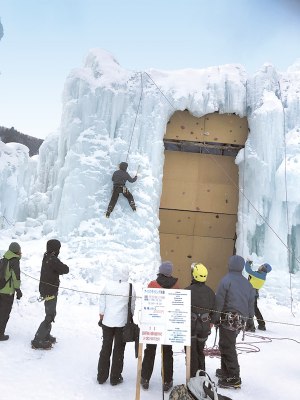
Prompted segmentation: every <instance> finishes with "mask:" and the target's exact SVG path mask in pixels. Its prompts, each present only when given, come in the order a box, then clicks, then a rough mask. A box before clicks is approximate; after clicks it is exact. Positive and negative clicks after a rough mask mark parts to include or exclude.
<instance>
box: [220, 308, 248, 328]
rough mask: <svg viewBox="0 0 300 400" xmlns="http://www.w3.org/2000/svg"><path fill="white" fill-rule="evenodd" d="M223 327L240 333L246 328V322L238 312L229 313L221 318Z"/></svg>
mask: <svg viewBox="0 0 300 400" xmlns="http://www.w3.org/2000/svg"><path fill="white" fill-rule="evenodd" d="M221 325H222V326H223V327H224V328H226V329H229V330H231V331H239V330H241V329H243V328H244V326H245V320H244V319H243V318H242V316H241V315H240V314H238V313H236V312H228V313H225V315H224V316H223V317H222V318H221Z"/></svg>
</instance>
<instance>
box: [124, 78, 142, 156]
mask: <svg viewBox="0 0 300 400" xmlns="http://www.w3.org/2000/svg"><path fill="white" fill-rule="evenodd" d="M139 74H140V76H141V94H140V99H139V104H138V107H137V110H136V114H135V120H134V124H133V128H132V132H131V136H130V142H129V147H128V151H127V156H126V160H125V161H126V162H127V160H128V155H129V151H130V147H131V142H132V138H133V133H134V128H135V125H136V121H137V117H138V113H139V109H140V105H141V101H142V96H143V73H142V72H139Z"/></svg>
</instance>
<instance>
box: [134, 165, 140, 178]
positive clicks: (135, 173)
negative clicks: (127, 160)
mask: <svg viewBox="0 0 300 400" xmlns="http://www.w3.org/2000/svg"><path fill="white" fill-rule="evenodd" d="M139 169H140V165H138V167H137V170H136V173H135V176H137V174H138V172H139Z"/></svg>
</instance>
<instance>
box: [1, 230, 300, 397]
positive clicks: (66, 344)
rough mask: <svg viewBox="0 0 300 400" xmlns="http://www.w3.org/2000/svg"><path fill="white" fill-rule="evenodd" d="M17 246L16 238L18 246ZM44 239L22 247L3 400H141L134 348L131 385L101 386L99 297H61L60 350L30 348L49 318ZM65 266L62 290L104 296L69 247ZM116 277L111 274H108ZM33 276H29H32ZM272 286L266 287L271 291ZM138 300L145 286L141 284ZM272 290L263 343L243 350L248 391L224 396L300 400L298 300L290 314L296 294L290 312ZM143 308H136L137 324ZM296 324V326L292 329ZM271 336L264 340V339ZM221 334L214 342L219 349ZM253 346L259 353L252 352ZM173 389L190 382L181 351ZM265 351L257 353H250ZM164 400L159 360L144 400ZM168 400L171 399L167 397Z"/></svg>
mask: <svg viewBox="0 0 300 400" xmlns="http://www.w3.org/2000/svg"><path fill="white" fill-rule="evenodd" d="M14 240H16V238H15V239H14ZM46 240H47V239H45V238H43V239H36V240H32V241H30V240H28V241H24V242H22V241H19V242H20V244H21V246H22V251H23V259H22V260H21V267H22V270H23V272H24V273H23V274H22V290H23V298H22V299H21V300H20V301H19V302H17V301H16V302H15V303H14V307H13V311H12V314H11V318H10V320H9V322H8V326H7V330H6V332H7V333H8V334H9V335H10V339H9V341H7V342H0V371H1V378H0V398H1V399H8V398H9V399H10V400H20V399H22V400H40V399H43V400H54V399H61V400H83V399H84V400H86V399H88V400H93V399H95V400H96V399H97V400H98V399H101V400H108V399H109V400H116V399H120V398H122V399H126V400H127V399H128V400H131V399H135V391H136V371H137V360H136V359H135V358H134V351H133V344H131V343H130V344H128V345H127V348H126V352H125V367H124V373H123V377H124V383H123V384H122V385H119V386H115V387H112V386H111V385H110V384H109V383H106V384H104V385H99V384H98V383H97V381H96V375H97V363H98V356H99V351H100V348H101V329H100V328H99V327H98V325H97V322H98V295H97V294H92V293H89V294H84V293H78V292H74V291H70V290H67V289H63V288H62V289H61V290H60V294H59V300H58V307H57V311H58V313H57V317H56V322H55V323H54V324H53V329H52V333H53V335H54V336H56V337H57V339H58V343H56V344H55V347H54V348H53V349H52V350H51V351H40V350H32V349H31V347H30V340H31V339H32V338H33V336H34V333H35V331H36V329H37V327H38V325H39V324H40V322H41V320H42V319H43V317H44V306H43V303H39V302H37V301H35V300H36V298H37V297H38V290H37V289H38V282H37V281H36V280H34V279H32V278H30V277H29V276H31V277H33V278H36V279H38V278H39V270H40V263H41V259H42V254H43V252H44V248H45V243H46ZM0 241H1V253H2V251H3V250H5V249H6V247H8V245H9V243H10V238H8V237H5V236H4V234H3V231H2V233H1V235H0ZM61 260H62V261H63V262H65V263H66V264H68V265H69V266H70V274H69V275H66V276H63V277H62V279H61V286H62V287H65V288H72V289H76V290H83V291H88V292H95V293H99V291H100V290H101V282H103V281H101V280H99V281H97V280H96V279H89V277H88V276H85V278H83V277H82V270H81V265H82V262H83V260H81V259H78V258H77V257H76V258H74V257H73V247H72V246H69V245H68V244H67V243H63V244H62V250H61ZM106 273H107V275H109V271H106ZM25 274H26V275H25ZM266 285H267V284H266ZM135 287H136V289H137V293H138V295H140V294H141V288H142V285H141V284H135ZM276 292H278V290H277V289H274V287H272V286H270V285H267V289H266V290H265V292H263V296H262V297H261V299H260V300H259V306H260V308H261V310H262V312H263V315H264V317H265V319H266V320H267V321H269V322H267V331H266V332H263V335H261V332H260V331H257V332H256V334H255V335H253V334H247V335H246V336H245V341H244V342H242V337H241V335H240V336H239V338H238V342H240V344H239V345H238V347H239V349H240V351H241V354H240V355H239V361H240V365H241V377H242V382H243V383H242V388H241V389H240V390H225V389H220V390H219V392H220V393H221V394H226V395H227V396H230V397H231V398H232V399H234V400H235V399H239V400H253V399H260V400H274V399H283V400H296V399H298V398H299V391H300V381H299V370H300V362H299V355H300V307H299V304H298V303H299V299H296V298H295V301H294V306H293V311H294V315H295V316H293V315H292V314H291V311H290V308H289V306H288V303H289V292H288V290H287V289H285V288H281V295H282V296H283V295H285V297H286V299H287V302H286V304H287V305H286V306H283V305H279V304H278V301H277V300H276V298H277V297H276V296H277V294H279V293H276ZM139 308H140V302H137V312H136V318H137V319H138V315H139ZM290 324H291V325H290ZM260 336H264V338H262V337H260ZM214 340H215V330H213V333H212V335H211V337H210V338H209V341H208V346H209V347H212V346H213V344H214ZM251 344H252V345H251ZM174 350H175V355H174V384H181V383H184V381H185V355H184V352H183V349H182V348H180V347H179V348H176V347H175V348H174ZM251 350H258V352H249V351H251ZM206 364H207V372H208V373H209V374H210V375H211V377H212V378H213V379H214V380H216V378H215V376H214V371H215V369H216V368H217V367H219V359H218V358H207V361H206ZM157 398H162V391H161V380H160V354H159V353H158V354H157V357H156V364H155V370H154V373H153V377H152V379H151V382H150V388H149V390H148V391H143V390H141V399H142V400H143V399H145V400H147V399H157ZM164 398H165V399H167V398H168V395H165V397H164Z"/></svg>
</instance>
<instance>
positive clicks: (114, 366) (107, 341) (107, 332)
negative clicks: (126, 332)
mask: <svg viewBox="0 0 300 400" xmlns="http://www.w3.org/2000/svg"><path fill="white" fill-rule="evenodd" d="M102 332H103V341H102V348H101V351H100V357H99V362H98V376H97V379H98V382H99V383H104V382H105V381H106V380H107V378H108V376H110V383H115V382H117V381H118V379H119V378H120V376H121V374H122V371H123V365H124V351H125V345H126V343H125V342H123V334H122V332H123V328H111V327H109V326H106V325H102ZM113 344H114V349H113V353H112V345H113ZM111 353H112V360H111V368H110V358H111ZM109 370H110V373H109Z"/></svg>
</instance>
